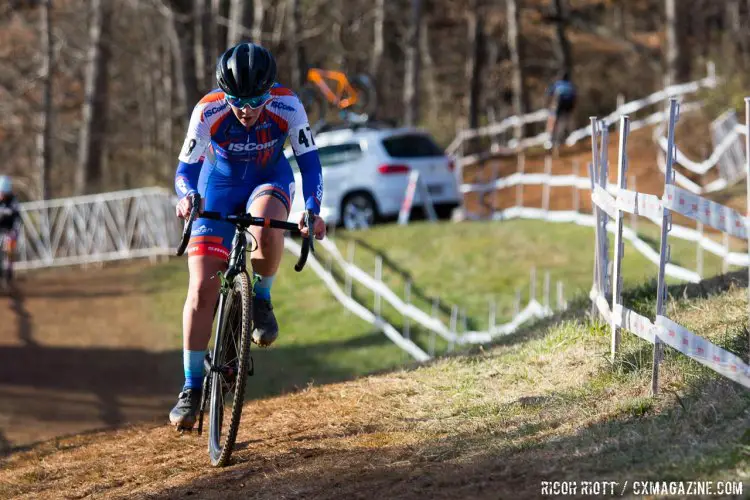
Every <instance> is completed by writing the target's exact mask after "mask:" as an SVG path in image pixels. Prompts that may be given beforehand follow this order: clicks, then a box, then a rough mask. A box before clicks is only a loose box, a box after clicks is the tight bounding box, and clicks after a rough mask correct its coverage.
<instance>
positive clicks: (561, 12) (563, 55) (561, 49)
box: [552, 0, 573, 79]
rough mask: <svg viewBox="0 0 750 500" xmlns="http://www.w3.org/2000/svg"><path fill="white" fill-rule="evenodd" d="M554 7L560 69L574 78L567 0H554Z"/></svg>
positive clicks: (556, 46)
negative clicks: (568, 30)
mask: <svg viewBox="0 0 750 500" xmlns="http://www.w3.org/2000/svg"><path fill="white" fill-rule="evenodd" d="M552 7H553V9H554V14H553V19H554V21H555V33H556V35H557V44H556V45H555V50H556V51H557V54H558V60H559V61H560V69H562V70H563V71H565V72H567V73H568V76H569V77H570V78H571V79H572V78H573V53H572V51H571V50H570V41H568V35H567V33H566V30H567V27H568V22H569V20H568V15H567V9H566V5H565V0H552Z"/></svg>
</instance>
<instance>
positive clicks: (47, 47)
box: [36, 0, 54, 200]
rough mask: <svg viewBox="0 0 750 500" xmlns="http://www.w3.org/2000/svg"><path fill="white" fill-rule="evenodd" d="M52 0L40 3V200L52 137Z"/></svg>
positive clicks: (45, 195)
mask: <svg viewBox="0 0 750 500" xmlns="http://www.w3.org/2000/svg"><path fill="white" fill-rule="evenodd" d="M51 9H52V0H44V1H43V2H42V4H41V19H40V26H39V28H40V30H39V31H40V34H41V41H42V47H41V49H42V64H41V67H40V68H39V79H40V80H41V81H42V82H43V84H44V90H43V98H42V110H41V112H40V113H39V135H38V136H37V158H36V159H37V175H38V176H39V190H38V195H39V198H40V199H42V200H46V199H48V198H49V193H50V186H49V174H50V168H51V167H52V165H51V159H52V154H51V147H52V144H51V141H50V139H51V137H52V77H53V74H54V54H53V46H52V20H51V19H50V10H51Z"/></svg>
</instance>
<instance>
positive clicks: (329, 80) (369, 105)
mask: <svg viewBox="0 0 750 500" xmlns="http://www.w3.org/2000/svg"><path fill="white" fill-rule="evenodd" d="M300 99H301V100H302V104H303V105H304V106H305V111H307V115H308V117H310V122H311V123H315V122H320V123H325V121H326V115H327V111H328V109H329V108H331V107H333V108H336V109H337V110H338V113H339V116H340V117H341V118H343V119H345V120H347V121H353V122H359V121H367V119H368V117H370V116H371V115H372V114H373V112H374V111H375V107H376V105H377V100H376V95H375V86H374V85H373V83H372V80H371V79H370V77H368V76H367V75H364V74H358V75H355V76H353V77H352V79H351V80H349V78H347V76H346V74H344V73H342V72H341V71H333V70H326V69H321V68H310V69H309V70H308V71H307V83H306V85H305V87H304V88H303V89H302V92H301V93H300Z"/></svg>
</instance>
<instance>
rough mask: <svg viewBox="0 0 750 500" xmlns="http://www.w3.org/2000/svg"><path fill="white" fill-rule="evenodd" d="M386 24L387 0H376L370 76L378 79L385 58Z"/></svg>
mask: <svg viewBox="0 0 750 500" xmlns="http://www.w3.org/2000/svg"><path fill="white" fill-rule="evenodd" d="M384 26H385V0H375V16H374V19H373V23H372V30H373V41H372V56H371V57H370V67H369V71H370V76H372V77H373V78H375V79H377V77H378V74H379V73H380V65H381V61H382V59H383V48H384V46H385V44H384V42H383V28H384Z"/></svg>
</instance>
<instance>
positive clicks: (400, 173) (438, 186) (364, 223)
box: [285, 125, 460, 229]
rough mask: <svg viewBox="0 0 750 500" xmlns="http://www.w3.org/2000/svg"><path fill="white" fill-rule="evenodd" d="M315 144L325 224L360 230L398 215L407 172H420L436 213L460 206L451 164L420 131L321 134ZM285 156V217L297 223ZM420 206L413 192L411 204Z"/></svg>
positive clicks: (299, 206)
mask: <svg viewBox="0 0 750 500" xmlns="http://www.w3.org/2000/svg"><path fill="white" fill-rule="evenodd" d="M315 143H316V144H317V146H318V155H319V156H320V163H321V164H322V166H323V185H324V193H323V203H322V206H321V211H320V214H321V216H322V217H323V218H324V219H325V220H326V222H327V223H329V224H335V225H339V224H340V225H342V226H344V227H345V228H346V229H363V228H367V227H370V226H371V225H373V224H374V223H375V222H376V221H377V220H379V219H382V218H388V217H393V216H395V215H397V214H398V212H399V209H400V208H401V203H402V202H403V200H404V195H405V194H406V187H407V184H408V179H409V172H410V171H411V170H418V171H419V177H420V179H421V181H422V182H424V184H425V185H426V186H427V190H428V192H429V194H430V197H431V199H432V202H433V204H434V205H435V208H436V211H437V212H438V215H441V216H446V215H449V214H450V210H452V209H453V208H455V207H456V206H458V204H459V200H460V199H459V193H458V190H457V189H456V181H455V177H454V174H453V162H452V160H451V159H450V158H448V156H446V155H445V153H444V152H443V150H442V149H440V147H438V146H437V145H436V144H435V141H434V140H433V139H432V138H431V137H430V135H429V134H428V133H426V132H424V131H422V130H419V129H415V128H398V129H394V128H387V129H378V128H370V127H368V126H366V125H365V126H360V127H352V128H344V129H341V130H330V131H324V132H320V133H318V134H316V135H315ZM285 155H286V157H287V158H288V159H289V162H290V163H291V164H292V168H293V169H294V177H295V181H296V183H297V188H296V192H297V194H296V195H295V197H294V201H293V202H292V210H291V212H292V213H291V215H290V217H289V220H294V221H295V222H296V220H297V218H298V217H299V212H301V211H302V210H304V202H303V199H302V198H303V197H302V195H301V194H302V179H301V176H300V173H299V170H298V168H297V163H296V161H295V159H294V155H293V154H292V152H291V150H290V149H289V148H287V150H285ZM421 204H422V200H421V196H420V195H419V190H417V192H416V194H415V198H414V206H420V205H421Z"/></svg>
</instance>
